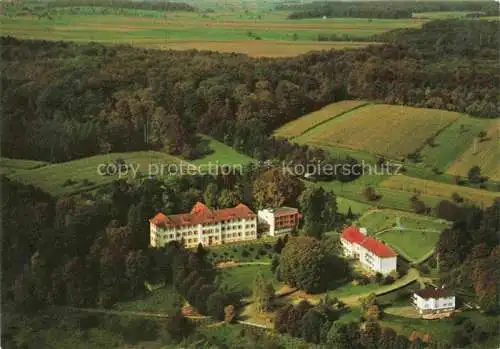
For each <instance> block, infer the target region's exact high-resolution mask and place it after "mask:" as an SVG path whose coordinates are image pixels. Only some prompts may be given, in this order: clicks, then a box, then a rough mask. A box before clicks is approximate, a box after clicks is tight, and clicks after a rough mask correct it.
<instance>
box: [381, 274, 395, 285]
mask: <svg viewBox="0 0 500 349" xmlns="http://www.w3.org/2000/svg"><path fill="white" fill-rule="evenodd" d="M394 281H395V279H394V278H393V277H392V276H390V275H387V276H386V277H385V278H384V282H383V284H384V285H390V284H393V283H394Z"/></svg>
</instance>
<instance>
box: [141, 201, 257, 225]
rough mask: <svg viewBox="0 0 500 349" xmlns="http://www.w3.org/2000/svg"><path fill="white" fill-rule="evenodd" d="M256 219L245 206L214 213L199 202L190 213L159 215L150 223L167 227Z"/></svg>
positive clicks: (240, 205)
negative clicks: (237, 219)
mask: <svg viewBox="0 0 500 349" xmlns="http://www.w3.org/2000/svg"><path fill="white" fill-rule="evenodd" d="M254 217H255V213H253V212H252V210H250V209H249V208H248V207H247V206H246V205H244V204H239V205H237V206H236V207H233V208H224V209H221V210H214V211H212V210H210V209H209V208H208V207H207V206H206V205H204V204H203V203H201V202H197V203H196V204H195V205H194V206H193V208H192V209H191V212H190V213H181V214H176V215H170V216H165V215H164V214H163V213H158V214H157V215H156V216H154V217H153V218H151V219H150V220H149V221H150V222H151V223H152V224H154V225H158V226H163V227H167V226H184V225H196V224H205V223H215V222H220V221H224V220H230V219H233V218H245V219H247V218H254Z"/></svg>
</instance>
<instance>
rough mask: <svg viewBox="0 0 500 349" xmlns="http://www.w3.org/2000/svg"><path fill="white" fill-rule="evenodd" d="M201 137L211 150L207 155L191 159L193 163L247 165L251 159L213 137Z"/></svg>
mask: <svg viewBox="0 0 500 349" xmlns="http://www.w3.org/2000/svg"><path fill="white" fill-rule="evenodd" d="M203 138H204V139H205V140H206V141H207V142H208V146H209V148H210V149H211V150H212V151H213V153H212V154H210V155H207V156H205V157H203V158H201V159H196V160H193V161H191V163H192V164H194V165H197V166H199V165H210V164H212V165H214V166H219V165H235V166H236V165H241V166H243V165H247V164H248V163H250V162H251V161H252V160H253V159H252V158H251V157H249V156H246V155H244V154H241V153H238V152H237V151H236V150H234V149H233V148H231V147H230V146H228V145H225V144H224V143H221V142H219V141H217V140H215V139H213V138H210V137H207V136H203Z"/></svg>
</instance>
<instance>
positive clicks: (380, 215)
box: [358, 210, 449, 261]
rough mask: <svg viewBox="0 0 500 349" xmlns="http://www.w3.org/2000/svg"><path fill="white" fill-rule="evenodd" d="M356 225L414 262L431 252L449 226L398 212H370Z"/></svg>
mask: <svg viewBox="0 0 500 349" xmlns="http://www.w3.org/2000/svg"><path fill="white" fill-rule="evenodd" d="M358 225H359V226H361V227H365V228H367V230H368V233H369V234H371V235H376V236H377V238H379V239H381V240H383V241H384V242H386V243H387V244H389V245H390V246H391V247H393V248H394V249H395V250H397V251H398V252H399V253H400V254H401V255H402V256H404V257H405V258H407V259H409V260H410V261H417V260H419V259H421V258H423V257H424V256H426V255H427V254H429V253H430V252H431V251H432V250H433V248H434V247H435V245H436V243H437V240H438V239H439V235H440V234H441V231H442V230H444V229H445V228H446V227H448V225H449V223H448V222H446V221H444V220H441V219H436V218H433V217H427V216H421V215H417V214H412V213H406V212H401V211H395V210H372V211H369V212H366V213H365V214H364V215H363V216H361V217H360V219H359V220H358ZM399 227H402V228H403V230H400V229H399Z"/></svg>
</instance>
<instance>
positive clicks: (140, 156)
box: [8, 151, 180, 196]
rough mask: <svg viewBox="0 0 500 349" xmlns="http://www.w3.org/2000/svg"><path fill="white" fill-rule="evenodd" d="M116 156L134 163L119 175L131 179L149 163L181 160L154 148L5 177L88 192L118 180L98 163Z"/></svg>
mask: <svg viewBox="0 0 500 349" xmlns="http://www.w3.org/2000/svg"><path fill="white" fill-rule="evenodd" d="M118 158H121V159H123V160H124V161H125V162H126V163H127V164H129V165H133V168H134V169H129V170H128V173H125V172H123V173H122V175H121V178H133V177H134V174H135V175H136V177H141V176H147V175H148V173H150V171H149V164H150V163H151V164H153V166H154V165H155V164H156V165H158V166H161V165H162V164H163V165H167V164H179V163H180V160H179V159H177V158H175V157H172V156H169V155H167V154H164V153H159V152H154V151H140V152H130V153H110V154H107V155H97V156H92V157H88V158H84V159H79V160H73V161H69V162H64V163H58V164H51V165H46V166H43V167H40V168H35V169H32V170H15V171H13V172H12V173H10V174H8V176H9V177H10V178H11V179H14V180H17V181H20V182H22V183H25V184H32V185H34V186H36V187H39V188H40V189H42V190H43V191H45V192H47V193H49V194H52V195H55V196H59V195H63V194H73V193H78V192H81V191H89V190H92V189H95V188H98V187H100V186H103V185H106V184H109V183H111V182H113V181H114V180H116V179H118V178H119V175H115V176H103V175H101V174H100V173H99V172H98V169H99V165H104V164H107V163H111V162H114V161H115V160H116V159H118ZM151 169H152V171H151V172H154V168H153V167H152V168H151ZM135 170H137V171H135ZM68 179H70V180H72V181H74V184H72V185H67V186H64V183H65V182H66V181H67V180H68Z"/></svg>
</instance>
